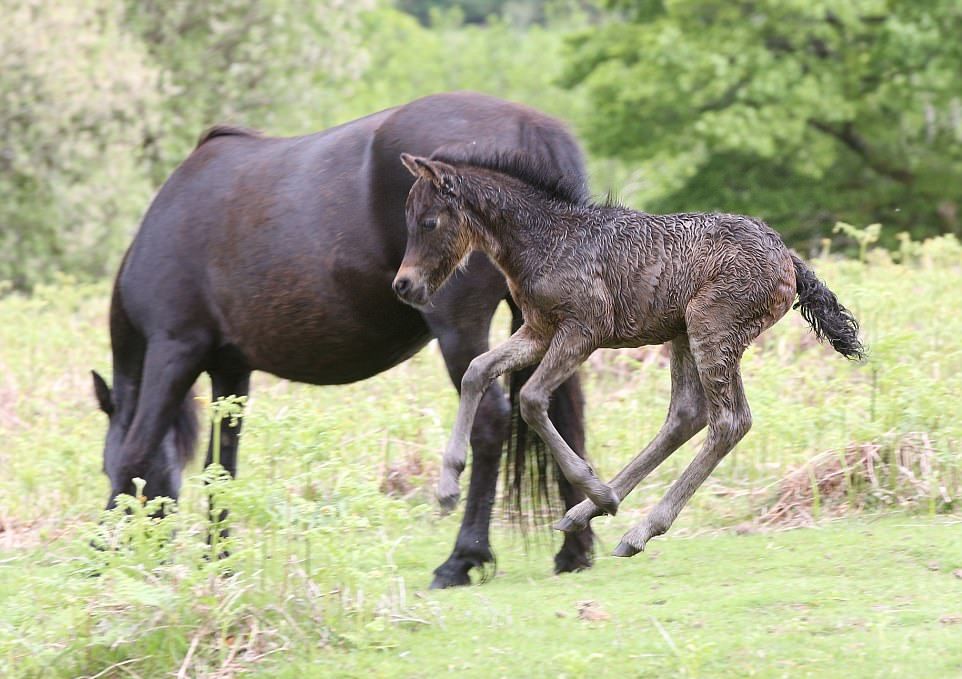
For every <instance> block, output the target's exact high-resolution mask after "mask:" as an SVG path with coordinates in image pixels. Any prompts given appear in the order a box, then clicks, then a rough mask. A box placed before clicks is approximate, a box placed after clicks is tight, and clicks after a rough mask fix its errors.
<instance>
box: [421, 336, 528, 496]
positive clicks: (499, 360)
mask: <svg viewBox="0 0 962 679" xmlns="http://www.w3.org/2000/svg"><path fill="white" fill-rule="evenodd" d="M545 348H546V346H545V342H544V341H543V340H542V339H541V338H539V337H536V336H535V335H534V334H533V333H532V332H531V330H530V329H529V328H528V327H527V326H524V325H522V326H521V328H519V329H518V331H517V332H516V333H514V334H513V335H512V336H511V337H509V338H508V340H507V341H506V342H504V343H503V344H502V345H500V346H498V347H495V348H494V349H492V350H491V351H489V352H487V353H484V354H481V355H480V356H478V357H477V358H475V359H474V360H473V361H471V364H470V365H469V366H468V369H467V370H466V371H465V373H464V377H463V378H462V379H461V402H460V404H459V405H458V415H457V419H456V420H455V422H454V431H452V432H451V439H450V441H449V442H448V447H447V449H446V450H445V451H444V457H443V459H442V461H441V477H440V479H439V480H438V501H439V502H440V504H441V507H442V509H444V510H445V511H450V510H452V509H454V507H455V505H457V503H458V497H459V496H460V486H459V484H458V479H459V477H460V476H461V472H462V471H464V465H465V462H466V460H467V455H468V445H469V443H470V436H471V428H472V427H473V426H474V417H475V414H476V413H477V410H478V406H479V405H480V403H481V398H482V396H484V392H485V391H486V390H487V388H488V387H489V386H490V385H491V383H492V382H493V381H494V380H496V379H498V377H500V376H501V375H503V374H504V373H506V372H510V371H512V370H517V369H519V368H524V367H526V366H529V365H531V364H532V363H537V362H538V360H540V359H541V357H542V356H543V355H544V352H545Z"/></svg>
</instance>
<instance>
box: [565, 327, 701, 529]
mask: <svg viewBox="0 0 962 679" xmlns="http://www.w3.org/2000/svg"><path fill="white" fill-rule="evenodd" d="M707 414H708V406H707V403H706V401H705V391H704V389H702V386H701V382H700V381H699V379H698V368H697V367H696V366H695V359H694V357H693V356H692V354H691V349H690V348H689V346H688V336H687V335H681V336H679V337H676V338H675V340H674V341H673V342H672V345H671V403H670V404H669V406H668V416H667V417H666V418H665V423H664V424H663V425H662V427H661V429H660V430H659V432H658V434H657V435H656V436H655V438H654V439H653V440H652V441H651V443H649V444H648V445H647V446H646V447H645V449H644V450H643V451H642V452H641V453H639V454H638V455H637V456H636V457H635V458H634V459H633V460H632V461H631V462H629V463H628V465H627V466H626V467H625V468H624V469H622V470H621V471H620V472H618V474H617V475H616V476H615V477H614V478H613V479H612V480H611V487H612V488H614V490H615V492H616V493H617V494H618V499H619V500H624V499H625V497H627V496H628V494H629V493H630V492H631V491H632V490H634V488H635V487H636V486H637V485H638V484H639V483H641V481H642V480H643V479H644V478H645V477H647V476H648V475H649V474H650V473H651V472H652V471H654V470H655V468H657V467H658V465H660V464H661V463H662V462H664V461H665V460H666V459H668V456H669V455H671V454H672V453H674V452H675V451H676V450H678V448H680V447H681V446H682V445H684V444H685V442H687V441H688V440H689V439H690V438H691V437H692V436H694V435H695V434H697V433H698V432H699V431H701V430H702V429H703V428H704V427H705V423H706V422H707ZM601 514H602V511H601V510H600V509H599V508H598V506H597V505H595V503H593V502H591V500H585V501H584V502H582V503H580V504H579V505H577V506H576V507H572V508H571V509H569V510H568V513H567V514H565V516H564V518H563V519H561V521H559V522H558V523H557V524H555V528H557V529H558V530H563V531H575V530H580V529H582V528H584V527H585V526H587V525H588V523H589V522H590V521H591V519H593V518H595V517H596V516H600V515H601Z"/></svg>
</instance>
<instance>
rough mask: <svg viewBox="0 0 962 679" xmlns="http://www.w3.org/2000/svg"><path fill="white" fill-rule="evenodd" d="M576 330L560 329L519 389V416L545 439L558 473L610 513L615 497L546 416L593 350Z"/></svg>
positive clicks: (612, 512)
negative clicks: (555, 394) (560, 389)
mask: <svg viewBox="0 0 962 679" xmlns="http://www.w3.org/2000/svg"><path fill="white" fill-rule="evenodd" d="M594 348H595V347H594V346H593V345H592V344H590V342H588V341H587V339H586V338H584V337H582V336H581V335H579V334H577V333H572V332H566V331H565V330H564V329H562V330H559V332H558V333H557V334H556V335H555V337H554V339H553V340H552V341H551V346H550V347H549V348H548V351H547V353H545V355H544V358H543V359H542V360H541V365H539V366H538V368H537V369H536V370H535V371H534V373H533V374H532V375H531V377H530V378H529V379H528V381H527V382H525V385H524V386H523V387H522V388H521V394H520V396H521V416H522V417H523V418H524V421H525V422H527V423H528V425H530V426H531V428H532V429H534V430H535V431H536V432H537V433H538V435H539V436H540V437H541V440H542V441H544V443H545V445H546V446H548V449H549V450H551V454H552V455H553V456H554V459H555V461H556V462H557V463H558V467H559V468H560V469H561V473H562V474H564V476H565V478H566V479H568V481H570V482H571V484H572V485H573V486H575V487H576V488H579V489H580V490H581V491H582V492H584V494H585V495H587V496H588V498H589V499H590V500H591V501H592V502H594V503H595V504H596V505H598V506H599V507H601V508H602V509H603V510H604V511H606V512H608V513H609V514H615V513H616V512H617V511H618V496H617V495H615V492H614V491H613V490H612V489H611V487H609V486H608V485H606V484H604V483H602V481H601V480H600V479H599V478H598V477H597V476H596V475H595V473H594V470H592V469H591V466H590V465H589V464H588V463H587V462H586V461H585V460H584V459H583V458H581V457H579V456H578V454H577V453H575V452H574V451H573V450H572V449H571V446H569V445H568V443H567V442H566V441H565V440H564V438H562V436H561V434H559V433H558V430H557V429H556V428H555V426H554V424H552V422H551V420H550V419H549V418H548V402H549V399H550V398H551V394H552V393H553V392H554V390H555V389H557V388H558V387H559V386H560V385H561V384H562V383H563V382H564V381H565V380H567V379H568V378H569V377H571V376H572V375H573V374H574V372H575V370H577V368H578V366H579V365H581V364H582V363H583V362H584V360H585V359H586V358H588V356H589V355H590V354H591V352H592V351H593V350H594Z"/></svg>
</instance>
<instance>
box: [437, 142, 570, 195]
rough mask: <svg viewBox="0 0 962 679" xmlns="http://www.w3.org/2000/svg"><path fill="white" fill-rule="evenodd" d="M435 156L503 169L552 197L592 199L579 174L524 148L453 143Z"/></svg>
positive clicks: (457, 161)
mask: <svg viewBox="0 0 962 679" xmlns="http://www.w3.org/2000/svg"><path fill="white" fill-rule="evenodd" d="M431 158H432V159H433V160H440V161H441V162H443V163H448V164H449V165H455V166H457V165H468V166H470V167H476V168H480V169H483V170H491V171H493V172H500V173H501V174H506V175H508V176H509V177H514V178H515V179H517V180H519V181H522V182H524V183H525V184H528V185H530V186H533V187H535V188H536V189H539V190H540V191H543V192H544V193H546V194H548V196H549V197H551V198H553V199H555V200H560V201H562V202H565V203H571V204H573V205H584V204H585V203H587V202H588V190H587V187H585V185H584V183H583V182H582V181H581V180H580V179H579V178H578V177H577V174H575V175H570V174H567V173H565V172H564V169H563V168H559V167H557V166H556V165H553V164H551V163H549V162H547V161H546V160H545V159H543V158H538V157H535V156H532V155H531V154H529V153H525V152H524V151H488V152H484V151H479V150H478V149H476V148H475V147H472V146H453V147H449V148H443V149H440V150H438V151H436V152H435V153H434V154H433V155H432V156H431Z"/></svg>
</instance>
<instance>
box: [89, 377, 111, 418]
mask: <svg viewBox="0 0 962 679" xmlns="http://www.w3.org/2000/svg"><path fill="white" fill-rule="evenodd" d="M90 374H91V375H92V376H93V378H94V395H95V396H96V397H97V403H99V404H100V409H101V410H103V411H104V412H105V413H107V415H112V414H113V412H114V401H113V397H112V396H111V394H110V387H108V386H107V383H106V382H105V381H104V378H103V377H101V376H100V373H98V372H97V371H96V370H91V371H90Z"/></svg>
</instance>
